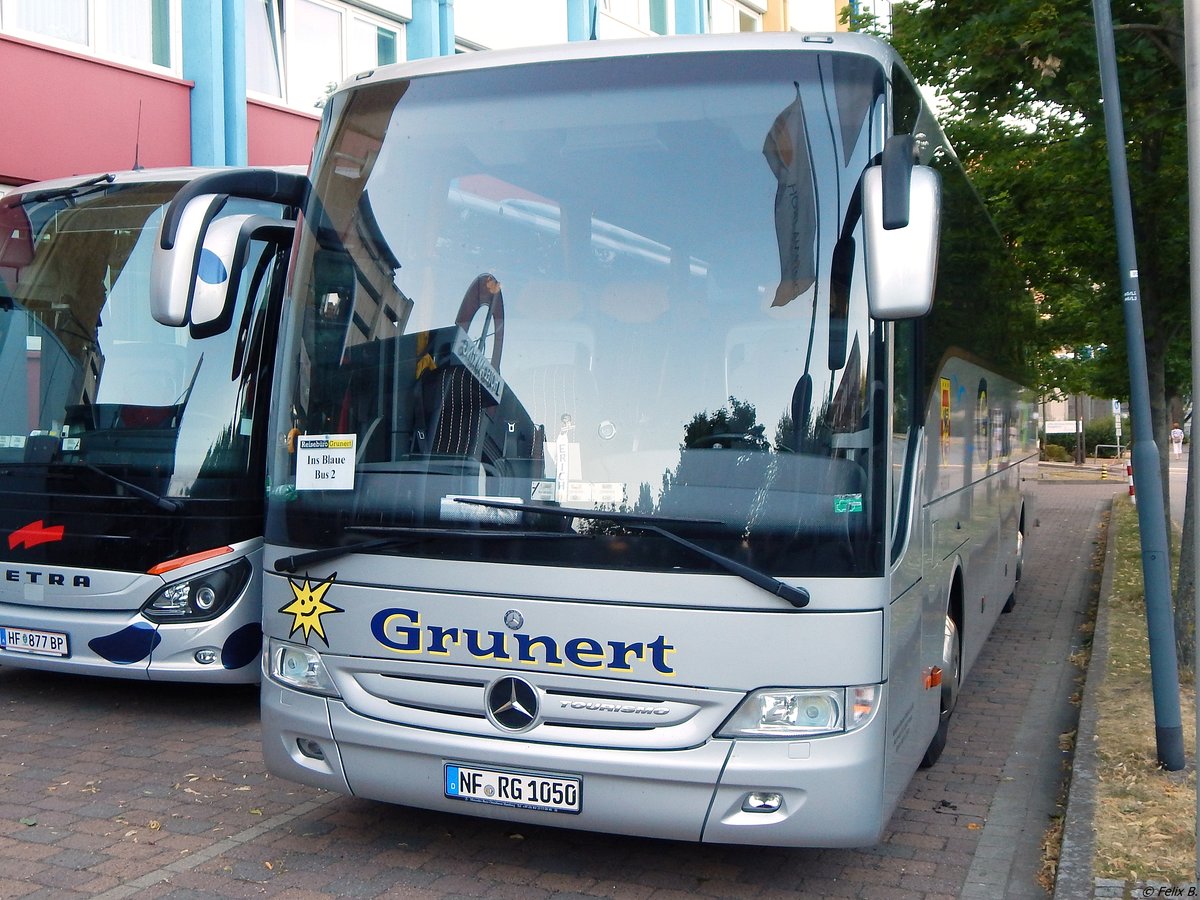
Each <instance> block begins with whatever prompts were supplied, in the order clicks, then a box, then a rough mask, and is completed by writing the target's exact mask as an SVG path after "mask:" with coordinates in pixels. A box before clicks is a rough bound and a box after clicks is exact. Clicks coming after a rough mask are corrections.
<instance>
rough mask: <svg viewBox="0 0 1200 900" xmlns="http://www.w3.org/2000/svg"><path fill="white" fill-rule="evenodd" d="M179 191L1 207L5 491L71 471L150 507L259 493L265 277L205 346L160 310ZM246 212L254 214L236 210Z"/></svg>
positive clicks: (24, 199) (104, 186)
mask: <svg viewBox="0 0 1200 900" xmlns="http://www.w3.org/2000/svg"><path fill="white" fill-rule="evenodd" d="M178 188H179V183H178V182H164V181H150V182H137V181H134V182H132V183H129V182H126V183H119V184H113V185H109V184H108V183H107V182H106V181H105V180H104V179H94V180H93V181H92V182H87V183H85V184H83V185H81V186H79V187H78V188H76V189H73V190H72V189H63V190H61V191H54V190H44V191H36V192H30V193H29V194H26V195H22V194H20V193H15V194H10V195H9V196H7V197H5V198H3V200H0V385H3V387H4V390H3V393H4V397H5V402H4V404H3V406H2V407H0V462H2V463H4V464H5V465H6V466H7V467H8V470H9V471H8V474H9V476H10V477H9V478H7V479H6V480H5V484H4V485H3V489H4V490H21V489H22V485H24V486H25V487H27V488H28V490H30V491H34V492H36V491H39V490H42V489H44V485H45V481H44V480H43V479H42V478H38V477H33V476H32V474H30V477H28V478H22V477H20V473H22V472H29V473H32V472H33V471H34V470H42V471H43V472H44V471H45V470H47V469H57V470H59V471H60V472H61V471H62V470H65V468H66V467H68V466H74V467H75V470H77V471H79V473H80V475H81V477H82V478H84V479H85V480H86V481H87V482H88V483H89V484H94V485H95V486H96V491H95V492H96V493H101V494H103V493H108V494H112V493H114V492H115V493H121V494H124V493H125V492H126V490H128V489H130V488H129V486H130V485H133V488H132V490H133V492H134V493H137V492H138V491H139V490H141V491H142V492H143V494H146V493H147V492H148V494H149V496H161V497H176V498H190V497H231V496H236V495H238V494H239V493H241V492H243V491H244V489H245V487H246V485H248V484H250V483H257V479H256V477H255V473H254V472H253V471H251V469H252V465H251V457H250V450H249V444H250V434H251V429H250V427H249V423H250V421H251V418H252V416H253V408H252V407H253V403H254V393H255V392H254V390H253V383H254V381H255V376H256V375H257V372H249V371H247V372H243V371H241V369H242V368H243V367H242V365H241V360H242V358H243V355H244V352H245V350H246V349H247V347H246V344H247V341H248V338H249V335H248V333H247V332H248V325H249V319H248V315H249V310H247V309H246V305H245V297H246V296H247V293H248V292H249V291H250V290H253V289H254V285H253V284H252V282H253V279H251V278H247V279H246V281H245V283H244V284H243V290H242V296H241V297H240V298H239V307H238V310H237V312H236V313H235V318H234V327H231V328H229V329H228V330H227V331H226V333H224V334H222V335H218V336H216V337H212V338H206V339H204V340H202V341H197V340H194V339H192V338H191V337H190V335H189V332H188V330H187V329H179V328H170V327H167V326H163V325H159V324H158V323H156V322H155V321H154V320H153V319H152V318H151V317H150V315H149V312H148V308H147V301H146V297H147V293H148V278H149V272H150V259H151V253H152V248H153V244H154V240H155V235H156V233H157V230H158V226H159V223H160V221H161V219H162V212H163V208H164V206H165V205H166V204H167V203H168V202H169V201H170V200H171V198H172V197H173V196H174V195H175V192H176V191H177V190H178ZM238 205H242V206H246V207H247V211H249V209H250V208H251V206H252V205H251V204H250V203H249V202H248V201H236V200H235V201H231V204H230V205H229V206H228V207H227V210H232V209H234V207H236V206H238ZM260 207H263V208H264V209H265V204H253V209H254V211H262V210H260ZM273 214H274V215H275V216H278V215H279V209H278V208H277V207H276V208H275V210H274V213H273ZM265 266H266V261H265V259H264V261H263V265H262V266H261V267H260V274H261V273H265ZM239 323H240V327H239ZM104 476H108V477H107V479H106V478H105V477H104ZM115 479H121V480H126V479H127V481H126V484H125V485H124V488H125V489H122V488H121V486H120V482H119V481H117V480H115ZM74 489H75V490H78V489H79V487H75V488H74ZM164 508H170V507H164Z"/></svg>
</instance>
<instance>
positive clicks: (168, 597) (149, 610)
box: [142, 557, 250, 624]
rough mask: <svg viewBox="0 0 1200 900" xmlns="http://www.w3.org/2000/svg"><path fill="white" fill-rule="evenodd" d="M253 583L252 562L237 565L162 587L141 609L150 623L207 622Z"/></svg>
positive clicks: (242, 561)
mask: <svg viewBox="0 0 1200 900" xmlns="http://www.w3.org/2000/svg"><path fill="white" fill-rule="evenodd" d="M249 581H250V562H249V560H247V559H245V558H244V557H243V558H242V559H239V560H238V561H237V562H235V563H233V564H231V565H228V566H225V567H224V568H221V569H214V570H213V571H211V572H203V573H201V574H200V575H194V576H192V577H191V578H184V579H182V580H180V581H173V582H171V584H168V585H166V586H165V587H163V588H161V589H160V590H159V591H158V592H157V593H155V595H154V596H153V597H151V598H150V599H149V600H148V601H146V605H145V606H143V607H142V615H143V616H145V617H146V618H147V619H149V620H150V621H151V622H157V623H160V624H161V623H164V622H204V621H206V620H208V619H215V618H216V617H217V616H219V615H221V613H223V612H225V610H227V609H229V607H230V606H232V605H233V601H234V600H236V599H237V598H238V597H239V596H240V595H241V593H242V591H243V590H245V588H246V584H247V582H249Z"/></svg>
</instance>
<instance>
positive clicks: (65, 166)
mask: <svg viewBox="0 0 1200 900" xmlns="http://www.w3.org/2000/svg"><path fill="white" fill-rule="evenodd" d="M190 92H191V84H190V82H186V81H183V80H181V79H178V78H171V77H169V76H165V75H157V74H154V73H151V72H144V71H140V70H138V69H133V68H129V67H126V66H121V65H118V64H115V63H109V62H105V61H102V60H97V59H94V58H92V57H88V56H84V55H82V54H76V53H70V52H68V51H64V50H58V49H53V48H49V47H43V46H41V45H38V44H34V43H31V42H29V41H23V40H21V39H20V38H14V37H12V36H10V35H5V34H0V117H2V118H0V120H2V121H3V123H4V124H3V134H4V137H3V140H0V181H6V182H8V183H10V184H23V183H25V182H28V181H40V180H42V179H46V178H58V177H60V176H66V175H83V174H88V173H92V172H104V171H112V170H119V169H130V168H132V167H133V165H134V160H135V154H136V159H137V161H138V163H139V164H140V165H142V166H146V167H151V166H186V165H189V164H190V163H191V121H190V119H191V117H190V112H189V99H190ZM139 112H140V116H141V127H140V129H139V126H138V117H139Z"/></svg>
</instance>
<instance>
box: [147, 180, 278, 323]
mask: <svg viewBox="0 0 1200 900" xmlns="http://www.w3.org/2000/svg"><path fill="white" fill-rule="evenodd" d="M225 199H226V198H225V197H224V196H220V195H213V194H206V195H202V196H199V197H194V198H192V199H191V200H189V201H188V203H187V205H186V206H185V207H184V210H183V212H182V215H181V216H180V218H179V225H178V228H177V230H176V233H175V240H174V243H173V246H172V247H170V248H169V249H164V247H163V246H162V245H163V243H164V242H163V241H161V240H160V241H159V243H157V244H156V245H155V247H154V255H153V258H152V260H151V263H150V302H151V311H152V313H153V315H154V318H155V320H156V321H158V322H161V323H162V324H163V325H172V326H182V325H189V326H191V331H192V334H193V336H195V337H207V336H209V335H213V334H220V333H221V332H222V331H224V330H225V329H227V328H228V327H229V324H230V321H231V317H232V314H233V308H234V303H235V301H236V299H237V295H238V289H239V286H240V280H241V273H242V268H243V267H244V266H245V264H246V257H247V253H248V252H249V248H250V242H251V240H260V241H271V242H274V243H277V244H290V243H291V239H292V235H293V233H294V231H295V223H294V222H289V221H281V220H279V219H272V218H269V217H267V216H259V215H236V216H222V217H219V218H218V217H216V216H217V213H218V212H219V211H220V209H221V207H223V206H224V203H225Z"/></svg>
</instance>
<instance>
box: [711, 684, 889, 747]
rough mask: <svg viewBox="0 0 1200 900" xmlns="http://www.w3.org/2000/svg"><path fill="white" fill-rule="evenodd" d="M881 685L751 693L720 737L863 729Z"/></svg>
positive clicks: (801, 735) (729, 720)
mask: <svg viewBox="0 0 1200 900" xmlns="http://www.w3.org/2000/svg"><path fill="white" fill-rule="evenodd" d="M877 697H878V685H873V684H868V685H860V686H856V687H848V688H805V689H795V690H793V689H786V688H768V689H765V690H760V691H754V692H753V693H751V694H749V695H748V696H747V697H746V699H745V700H743V701H742V703H741V705H740V706H738V708H737V710H736V711H735V712H734V714H733V715H732V716H730V717H729V719H728V720H727V721H726V722H725V725H724V727H723V728H721V730H720V731H719V732H718V735H719V736H720V737H814V736H816V735H821V734H841V733H843V732H847V731H854V730H855V729H857V728H861V727H862V726H863V725H865V724H866V723H867V721H868V720H869V719H870V718H871V714H872V713H873V712H874V711H875V704H876V698H877Z"/></svg>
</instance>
